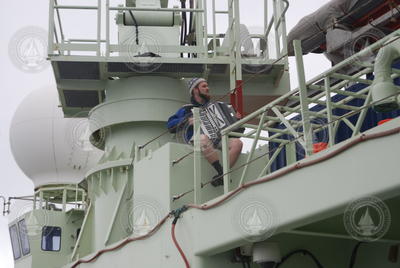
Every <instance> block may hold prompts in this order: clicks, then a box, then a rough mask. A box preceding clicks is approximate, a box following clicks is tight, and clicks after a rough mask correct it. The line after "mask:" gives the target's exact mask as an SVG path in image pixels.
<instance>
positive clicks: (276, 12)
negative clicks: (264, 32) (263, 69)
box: [273, 0, 281, 59]
mask: <svg viewBox="0 0 400 268" xmlns="http://www.w3.org/2000/svg"><path fill="white" fill-rule="evenodd" d="M276 1H277V0H273V8H274V32H275V51H276V58H277V59H279V57H280V56H281V48H280V47H281V45H280V40H279V27H278V19H279V18H278V13H279V12H278V5H277V2H276Z"/></svg>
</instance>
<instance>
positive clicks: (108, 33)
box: [106, 0, 110, 57]
mask: <svg viewBox="0 0 400 268" xmlns="http://www.w3.org/2000/svg"><path fill="white" fill-rule="evenodd" d="M106 57H110V0H107V1H106Z"/></svg>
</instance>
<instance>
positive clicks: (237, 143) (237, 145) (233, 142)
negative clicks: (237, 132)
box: [229, 139, 243, 167]
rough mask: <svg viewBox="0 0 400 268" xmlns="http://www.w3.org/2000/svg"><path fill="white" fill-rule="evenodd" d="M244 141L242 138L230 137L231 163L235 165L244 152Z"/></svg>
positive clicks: (231, 165)
mask: <svg viewBox="0 0 400 268" xmlns="http://www.w3.org/2000/svg"><path fill="white" fill-rule="evenodd" d="M242 147H243V142H242V141H241V140H240V139H229V164H230V167H233V166H234V165H235V163H236V161H237V160H238V157H239V155H240V153H241V152H242Z"/></svg>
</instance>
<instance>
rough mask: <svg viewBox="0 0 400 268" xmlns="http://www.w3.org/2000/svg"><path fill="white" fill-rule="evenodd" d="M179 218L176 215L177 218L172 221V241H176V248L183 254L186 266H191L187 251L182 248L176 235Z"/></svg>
mask: <svg viewBox="0 0 400 268" xmlns="http://www.w3.org/2000/svg"><path fill="white" fill-rule="evenodd" d="M178 219H179V217H175V219H174V220H173V222H172V227H171V236H172V241H173V242H174V244H175V247H176V249H177V250H178V251H179V254H180V255H181V257H182V259H183V261H184V262H185V266H186V268H190V264H189V261H188V259H187V258H186V255H185V253H184V252H183V250H182V248H181V247H180V246H179V243H178V241H177V240H176V237H175V226H176V223H177V222H178Z"/></svg>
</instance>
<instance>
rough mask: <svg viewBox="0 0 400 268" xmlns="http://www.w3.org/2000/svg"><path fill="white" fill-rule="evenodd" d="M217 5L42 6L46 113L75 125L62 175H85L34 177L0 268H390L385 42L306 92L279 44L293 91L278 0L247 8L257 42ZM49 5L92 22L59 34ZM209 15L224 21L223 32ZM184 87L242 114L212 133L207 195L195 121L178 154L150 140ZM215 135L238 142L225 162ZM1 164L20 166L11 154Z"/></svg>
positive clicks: (393, 185) (391, 146) (393, 192)
mask: <svg viewBox="0 0 400 268" xmlns="http://www.w3.org/2000/svg"><path fill="white" fill-rule="evenodd" d="M186 2H188V3H186ZM226 2H227V3H226V9H225V10H218V9H216V1H215V0H212V1H205V0H204V1H203V0H199V1H181V6H180V7H178V6H176V7H171V6H170V5H168V1H157V0H153V1H150V0H136V1H126V3H125V5H119V6H111V5H110V2H109V1H108V0H106V1H104V2H102V1H100V0H99V1H97V2H96V4H97V5H93V6H70V5H64V4H58V3H57V1H55V0H50V8H49V14H50V16H49V18H50V19H49V29H50V30H49V47H48V55H49V59H50V61H51V64H52V67H53V70H54V75H55V78H56V82H57V93H58V97H59V100H60V106H61V109H62V112H63V115H64V117H65V118H71V119H74V120H77V119H82V118H83V119H85V118H88V128H87V129H85V131H83V132H81V135H80V138H81V139H78V141H77V142H78V143H79V144H80V148H81V149H82V148H88V147H86V146H87V144H86V143H85V142H87V140H89V141H90V143H91V145H92V146H94V147H96V154H91V155H90V158H89V156H87V155H85V159H86V162H85V163H86V165H85V166H84V167H83V166H80V165H79V164H76V165H69V168H72V169H73V170H77V172H79V171H81V170H85V174H84V175H83V176H84V178H83V179H82V180H81V181H79V182H77V181H76V178H74V180H75V181H73V183H72V182H71V180H70V178H68V176H70V177H73V176H76V175H77V174H76V173H69V171H68V172H67V174H68V176H65V177H62V178H60V179H59V180H57V182H56V183H55V182H51V179H47V178H46V179H42V177H41V175H42V173H41V172H37V176H38V179H35V178H33V181H34V183H35V195H34V197H33V198H34V202H33V204H34V205H33V210H32V211H29V212H27V213H26V214H24V215H22V216H21V217H19V218H17V219H15V220H14V221H12V222H11V223H10V233H11V240H12V245H13V249H14V257H15V267H127V266H138V267H174V268H175V267H194V268H200V267H210V268H212V267H246V265H247V266H248V267H271V268H272V267H279V266H281V267H311V266H312V265H315V266H317V267H344V266H346V265H347V264H348V262H349V259H351V261H352V262H353V264H352V265H354V262H355V261H356V255H357V254H356V253H357V250H359V251H360V253H359V256H358V258H357V265H359V266H360V267H361V266H362V267H378V266H379V267H383V268H386V267H387V268H390V267H397V266H398V265H399V260H397V258H398V254H400V251H399V241H400V233H399V230H398V228H396V223H397V222H398V221H399V213H398V210H396V206H397V205H398V204H399V200H400V199H399V195H400V192H399V188H400V180H399V178H398V172H396V171H397V162H398V160H397V159H398V157H397V156H398V149H399V148H400V139H399V132H400V121H399V120H400V119H399V118H396V117H397V116H398V115H399V114H400V112H399V97H398V95H399V93H400V91H399V88H398V86H397V82H398V81H397V80H398V76H399V72H398V70H397V69H396V68H392V64H395V65H394V67H396V61H395V60H396V59H398V58H399V56H400V41H399V40H398V38H399V37H400V32H399V31H392V32H391V33H390V34H387V35H385V36H384V37H383V38H382V39H380V40H375V41H376V42H375V43H374V44H372V45H371V46H368V47H367V48H366V49H363V50H361V51H360V52H358V53H353V55H351V56H349V57H348V58H347V59H345V60H344V61H342V62H340V63H338V64H336V65H335V66H333V67H332V68H331V69H329V70H327V71H326V72H324V73H322V74H321V75H319V76H317V77H316V78H314V79H312V80H311V81H308V82H307V81H305V75H304V66H303V59H302V55H303V51H302V45H301V41H300V40H294V42H293V43H292V48H293V54H294V55H295V57H296V64H297V75H298V82H299V87H298V88H297V89H294V90H290V83H289V70H288V55H289V53H288V50H287V45H286V44H287V40H286V35H287V34H286V25H285V13H286V11H287V9H288V8H289V2H288V1H286V0H274V1H267V0H265V1H261V2H263V4H264V5H263V6H262V8H263V9H264V17H263V19H262V21H261V22H260V24H262V25H263V26H264V29H263V33H262V34H259V33H257V34H254V33H251V32H249V30H248V29H247V27H246V26H245V25H244V24H241V22H240V4H242V1H239V0H228V1H226ZM210 4H211V5H210ZM64 9H68V10H91V11H92V12H95V13H96V15H97V18H96V21H97V28H96V29H95V31H94V32H96V33H97V36H96V38H93V39H89V38H87V39H67V38H66V37H65V33H64V32H63V28H62V20H61V16H60V11H62V10H64ZM374 14H375V13H374ZM217 15H218V16H225V17H226V19H227V25H228V27H227V29H226V31H225V32H223V33H219V32H217V31H216V28H217V27H216V26H217V19H216V17H217ZM103 17H104V18H103ZM103 19H104V24H103V23H102V21H103ZM114 19H115V21H114ZM210 25H211V26H210ZM102 27H104V28H102ZM209 29H212V30H211V31H210V30H209ZM103 32H104V35H103ZM113 33H114V34H115V36H116V38H113V36H112V35H113ZM115 36H114V37H115ZM377 51H379V53H378V55H377V56H376V60H375V61H374V62H366V61H364V59H365V56H366V55H367V56H368V55H370V54H371V53H372V54H374V55H376V53H377ZM354 52H355V51H354ZM343 70H346V72H343ZM349 70H351V72H350V73H349ZM192 77H205V78H206V79H207V80H208V82H209V85H210V88H211V89H212V94H213V98H214V100H224V101H228V100H229V101H230V103H231V104H232V105H233V106H234V107H235V108H236V109H237V110H238V111H239V112H240V113H241V114H243V115H245V116H244V117H243V118H242V119H241V120H239V121H238V122H236V123H234V124H233V125H231V126H229V127H228V128H226V129H224V130H223V131H222V133H221V135H222V136H221V138H222V150H221V153H220V155H221V162H222V163H223V168H224V174H223V181H224V185H223V186H220V187H213V186H212V185H211V184H210V179H211V178H212V177H213V176H214V175H215V174H214V171H213V169H212V168H211V166H210V165H209V164H208V162H207V161H206V160H205V159H204V156H202V152H201V148H200V141H199V135H200V130H199V129H200V123H199V113H198V110H197V109H196V108H195V109H194V110H193V114H194V133H195V134H194V144H193V145H188V144H184V143H182V139H181V138H180V135H181V134H180V133H179V132H178V133H176V135H175V136H172V135H171V134H170V133H168V131H167V130H166V126H165V122H166V120H167V119H168V117H169V116H170V115H172V114H173V113H174V112H175V111H176V110H177V109H179V108H180V107H182V105H185V104H187V103H188V100H189V93H188V90H187V88H186V82H187V80H188V79H190V78H192ZM392 79H394V82H393V81H392ZM39 97H40V96H39ZM384 119H385V120H386V121H388V122H385V123H383V121H382V120H384ZM389 119H390V121H389ZM22 121H23V120H21V122H22ZM378 121H381V123H382V124H380V125H379V126H377V123H378ZM238 127H245V128H246V131H245V132H244V133H238V132H235V130H236V129H237V128H238ZM14 130H15V129H14ZM17 132H18V131H17V130H15V133H17ZM18 133H20V132H18ZM229 137H240V138H243V139H246V140H248V141H249V143H250V149H249V151H247V152H243V153H242V155H241V156H240V158H239V161H238V163H236V165H235V166H233V167H229V164H228V163H229V160H228V139H229ZM18 138H19V139H16V140H15V144H16V146H17V144H19V143H20V142H22V141H23V140H24V135H18ZM85 144H86V145H85ZM260 145H261V146H260ZM15 150H16V151H18V149H15ZM82 150H83V151H85V149H82ZM98 150H100V151H101V152H100V153H98ZM16 158H17V161H19V163H20V165H21V167H22V169H24V166H23V164H21V161H22V160H21V159H23V158H24V156H23V155H18V154H17V156H16ZM19 159H20V160H19ZM69 159H70V160H71V159H74V158H73V157H71V158H69ZM88 159H91V160H93V159H95V160H96V161H97V163H96V164H93V163H92V162H91V161H88ZM71 161H72V160H71ZM22 162H23V161H22ZM78 162H79V161H78ZM89 163H90V164H89ZM25 168H26V167H25ZM39 177H40V178H39ZM357 200H358V201H359V203H357V202H358V201H357ZM360 200H361V201H360ZM381 200H384V202H383V201H381ZM354 239H358V240H360V241H363V242H365V243H363V244H362V245H361V246H360V244H358V242H357V241H356V240H354ZM355 245H356V248H355V249H354V251H353V254H352V250H353V247H354V246H355ZM359 247H361V248H360V249H359ZM298 253H301V254H303V255H304V256H308V257H307V258H305V257H301V256H296V255H297V254H298ZM389 253H390V254H389ZM388 256H389V257H388ZM350 267H352V266H350Z"/></svg>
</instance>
